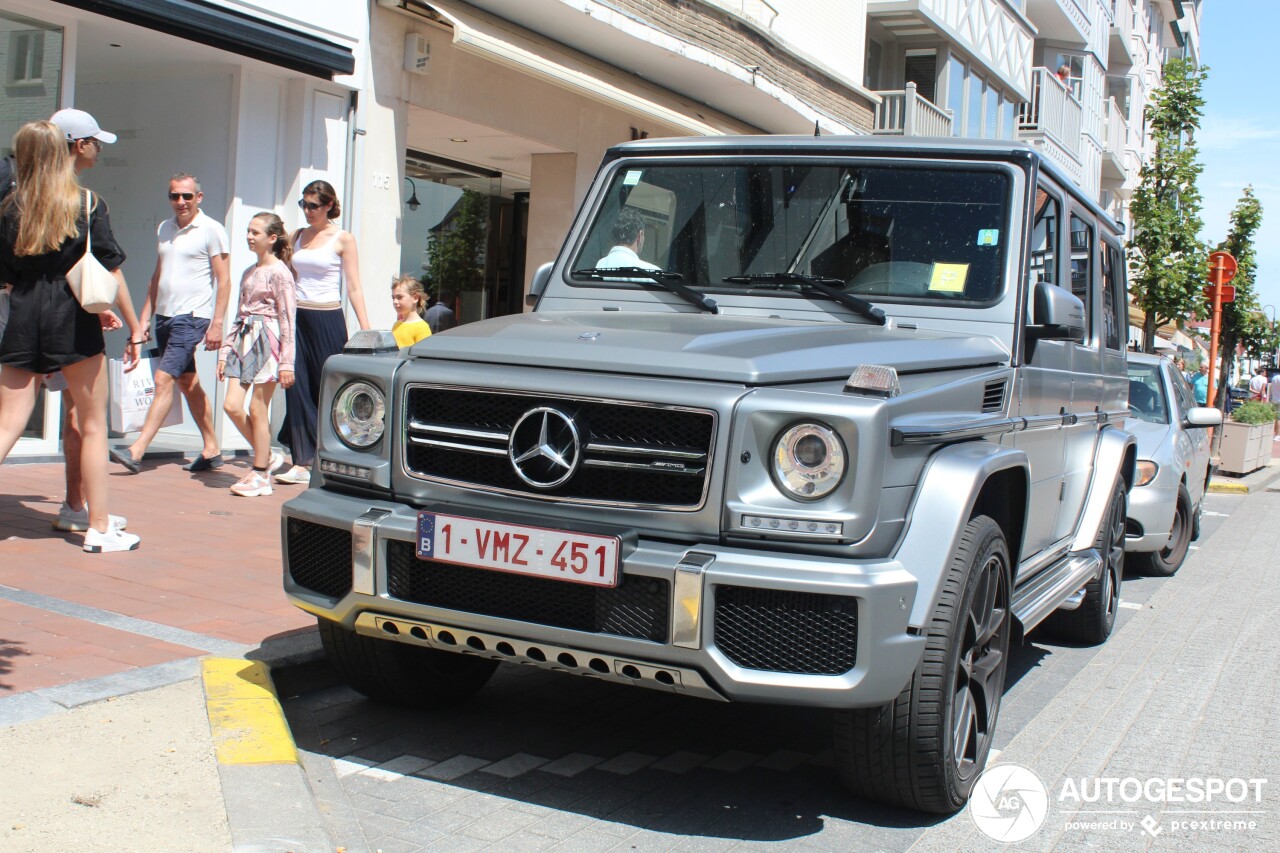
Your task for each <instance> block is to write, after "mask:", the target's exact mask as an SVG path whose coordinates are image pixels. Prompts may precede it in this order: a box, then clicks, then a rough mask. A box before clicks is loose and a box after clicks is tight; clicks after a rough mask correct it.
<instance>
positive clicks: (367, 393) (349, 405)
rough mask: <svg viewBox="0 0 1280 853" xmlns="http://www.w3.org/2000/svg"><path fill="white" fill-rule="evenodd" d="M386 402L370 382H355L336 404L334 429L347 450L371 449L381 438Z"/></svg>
mask: <svg viewBox="0 0 1280 853" xmlns="http://www.w3.org/2000/svg"><path fill="white" fill-rule="evenodd" d="M386 410H387V407H386V400H385V399H384V398H383V396H382V392H381V391H379V390H378V389H377V388H374V387H373V386H372V385H370V384H369V383H368V382H352V383H351V384H350V385H347V386H345V387H344V388H343V389H342V390H341V391H339V392H338V396H337V399H335V400H334V401H333V429H334V431H335V432H337V433H338V438H340V439H342V443H343V444H345V445H347V446H348V447H352V448H355V449H357V450H361V449H364V448H366V447H372V446H373V445H375V444H377V443H378V440H379V439H381V438H382V431H383V420H382V419H383V416H384V415H385V414H386Z"/></svg>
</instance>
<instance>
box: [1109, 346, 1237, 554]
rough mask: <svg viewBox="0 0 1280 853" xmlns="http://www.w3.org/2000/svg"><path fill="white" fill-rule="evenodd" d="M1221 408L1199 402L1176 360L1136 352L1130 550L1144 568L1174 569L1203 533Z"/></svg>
mask: <svg viewBox="0 0 1280 853" xmlns="http://www.w3.org/2000/svg"><path fill="white" fill-rule="evenodd" d="M1220 423H1222V412H1220V411H1218V410H1217V409H1211V408H1204V407H1199V406H1196V404H1195V398H1194V397H1193V396H1192V394H1191V386H1190V385H1188V384H1187V380H1186V379H1185V378H1184V377H1183V375H1182V374H1181V373H1179V372H1178V371H1177V370H1176V369H1175V368H1174V366H1173V365H1172V364H1170V363H1169V360H1168V359H1166V358H1161V357H1160V356H1156V355H1144V354H1139V353H1131V354H1130V355H1129V419H1128V420H1127V421H1125V429H1126V430H1128V431H1129V432H1131V433H1133V435H1134V437H1136V438H1137V439H1138V465H1137V474H1136V477H1135V479H1134V483H1133V490H1132V491H1130V492H1129V517H1128V519H1126V522H1125V539H1124V550H1125V551H1126V552H1127V553H1130V554H1133V555H1134V556H1135V557H1136V558H1137V559H1136V560H1135V561H1134V562H1135V563H1136V564H1137V565H1136V568H1138V569H1139V570H1140V571H1144V572H1145V573H1147V574H1153V575H1163V576H1168V575H1172V574H1173V573H1174V572H1176V571H1178V569H1179V568H1180V567H1181V566H1182V561H1183V560H1185V559H1186V557H1187V548H1188V546H1189V545H1190V544H1191V543H1192V542H1193V541H1195V540H1196V539H1197V538H1199V536H1200V513H1201V511H1202V506H1201V505H1202V503H1203V501H1204V494H1205V490H1206V489H1207V488H1208V485H1209V474H1210V469H1209V433H1208V431H1207V430H1206V429H1205V427H1210V426H1216V425H1217V424H1220Z"/></svg>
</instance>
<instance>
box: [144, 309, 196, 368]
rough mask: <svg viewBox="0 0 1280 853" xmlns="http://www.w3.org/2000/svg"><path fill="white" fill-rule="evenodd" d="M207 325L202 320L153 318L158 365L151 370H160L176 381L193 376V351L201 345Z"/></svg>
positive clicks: (194, 360)
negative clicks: (185, 376) (188, 375)
mask: <svg viewBox="0 0 1280 853" xmlns="http://www.w3.org/2000/svg"><path fill="white" fill-rule="evenodd" d="M207 331H209V321H208V320H206V319H204V318H203V317H192V316H191V315H190V314H179V315H178V316H176V317H162V316H160V315H159V314H157V315H156V346H157V347H158V348H159V349H160V362H159V363H158V364H154V365H152V369H153V370H163V371H164V372H165V373H167V374H169V375H170V376H172V377H173V378H175V379H177V378H178V377H179V376H182V375H183V374H184V373H195V372H196V347H198V346H200V345H201V344H202V343H204V335H205V332H207Z"/></svg>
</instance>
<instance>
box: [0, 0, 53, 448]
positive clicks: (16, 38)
mask: <svg viewBox="0 0 1280 853" xmlns="http://www.w3.org/2000/svg"><path fill="white" fill-rule="evenodd" d="M63 44H64V40H63V33H62V28H61V27H55V26H52V25H50V24H45V23H42V22H40V21H35V20H32V19H30V18H23V17H20V16H18V15H13V14H10V13H8V12H3V11H0V74H3V80H2V81H0V85H3V87H4V90H3V91H4V95H3V97H0V105H2V106H3V108H0V157H8V156H9V155H10V154H12V153H13V150H12V147H11V146H12V143H13V135H14V134H15V133H17V131H18V128H20V127H22V125H24V124H26V123H27V122H29V121H36V120H39V119H47V118H48V117H49V116H51V115H53V114H54V113H56V112H57V111H58V109H59V106H60V103H61V97H62V48H63ZM60 402H61V401H60V400H59V399H58V397H57V396H56V395H54V394H51V393H49V392H48V391H47V390H45V389H43V388H42V389H41V390H40V393H39V395H38V396H37V397H36V407H35V411H33V412H32V413H31V419H30V420H29V421H28V422H27V428H26V430H25V431H24V432H23V434H22V438H21V439H19V440H18V444H17V446H16V447H14V449H13V453H12V455H13V456H32V455H44V454H51V453H57V452H58V441H59V439H60V437H61V429H60V428H59V421H60V419H61V418H60V415H61V406H60V405H59V404H60Z"/></svg>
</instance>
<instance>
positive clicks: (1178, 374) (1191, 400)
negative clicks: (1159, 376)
mask: <svg viewBox="0 0 1280 853" xmlns="http://www.w3.org/2000/svg"><path fill="white" fill-rule="evenodd" d="M1169 373H1170V374H1171V375H1172V376H1173V396H1175V397H1177V398H1178V412H1179V413H1180V414H1181V415H1182V419H1183V420H1186V417H1187V412H1189V411H1190V410H1191V408H1192V407H1193V406H1195V404H1196V399H1195V397H1194V396H1192V393H1191V386H1190V385H1188V384H1187V380H1186V377H1184V376H1183V375H1182V371H1180V370H1173V369H1169Z"/></svg>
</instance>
